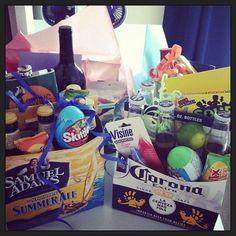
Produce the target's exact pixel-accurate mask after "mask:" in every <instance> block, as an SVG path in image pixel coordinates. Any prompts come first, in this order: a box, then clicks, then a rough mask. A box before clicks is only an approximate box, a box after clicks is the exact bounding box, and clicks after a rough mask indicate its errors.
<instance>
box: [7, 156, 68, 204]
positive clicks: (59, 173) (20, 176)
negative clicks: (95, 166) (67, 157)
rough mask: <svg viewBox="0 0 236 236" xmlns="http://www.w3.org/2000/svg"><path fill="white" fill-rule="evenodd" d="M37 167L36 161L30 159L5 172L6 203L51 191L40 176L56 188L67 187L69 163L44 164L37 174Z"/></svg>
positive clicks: (35, 159)
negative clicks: (25, 163) (24, 163)
mask: <svg viewBox="0 0 236 236" xmlns="http://www.w3.org/2000/svg"><path fill="white" fill-rule="evenodd" d="M37 165H38V159H37V158H32V159H31V160H30V161H29V163H28V164H27V165H22V166H18V167H16V168H14V169H11V170H8V171H7V172H6V178H5V190H6V203H9V202H11V201H15V200H17V199H21V198H23V197H30V196H34V195H35V194H36V193H38V194H39V193H45V192H47V191H49V190H50V189H52V187H51V186H50V185H49V184H48V183H46V182H44V181H43V180H42V179H41V178H40V176H42V177H43V178H44V179H47V180H48V181H50V182H51V183H52V184H55V185H57V187H58V188H62V187H64V186H66V185H67V182H68V179H69V163H60V162H45V163H44V164H43V165H42V166H41V171H40V173H38V172H37Z"/></svg>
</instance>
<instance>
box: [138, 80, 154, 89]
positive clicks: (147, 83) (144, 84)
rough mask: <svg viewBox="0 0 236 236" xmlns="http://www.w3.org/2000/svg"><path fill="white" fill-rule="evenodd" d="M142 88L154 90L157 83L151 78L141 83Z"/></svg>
mask: <svg viewBox="0 0 236 236" xmlns="http://www.w3.org/2000/svg"><path fill="white" fill-rule="evenodd" d="M141 88H142V89H145V90H149V91H150V90H153V89H154V88H155V83H154V82H153V81H150V80H146V81H143V82H142V83H141Z"/></svg>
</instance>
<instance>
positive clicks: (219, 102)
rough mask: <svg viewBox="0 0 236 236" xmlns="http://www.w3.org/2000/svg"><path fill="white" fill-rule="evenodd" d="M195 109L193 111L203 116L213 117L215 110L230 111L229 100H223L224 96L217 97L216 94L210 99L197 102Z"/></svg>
mask: <svg viewBox="0 0 236 236" xmlns="http://www.w3.org/2000/svg"><path fill="white" fill-rule="evenodd" d="M196 105H197V106H198V108H197V109H195V110H194V111H193V113H196V114H202V115H205V116H209V117H213V116H214V114H215V113H216V111H230V107H231V102H229V103H227V102H225V101H224V97H223V96H221V97H219V96H218V95H213V96H212V101H211V100H209V101H208V102H207V101H206V100H204V99H202V100H201V101H199V102H197V103H196Z"/></svg>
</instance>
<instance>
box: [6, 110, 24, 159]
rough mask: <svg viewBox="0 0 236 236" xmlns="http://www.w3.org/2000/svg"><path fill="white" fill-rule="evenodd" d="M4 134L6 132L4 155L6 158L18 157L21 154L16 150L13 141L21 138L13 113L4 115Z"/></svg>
mask: <svg viewBox="0 0 236 236" xmlns="http://www.w3.org/2000/svg"><path fill="white" fill-rule="evenodd" d="M5 116H6V120H5V132H6V143H5V154H6V156H11V155H18V154H21V152H20V151H19V150H18V149H17V148H16V145H15V144H14V141H15V140H17V139H19V138H21V136H20V130H19V128H18V122H17V116H16V114H15V113H13V112H6V114H5Z"/></svg>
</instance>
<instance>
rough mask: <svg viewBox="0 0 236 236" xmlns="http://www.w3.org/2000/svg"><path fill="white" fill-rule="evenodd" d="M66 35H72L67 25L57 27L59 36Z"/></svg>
mask: <svg viewBox="0 0 236 236" xmlns="http://www.w3.org/2000/svg"><path fill="white" fill-rule="evenodd" d="M61 33H63V34H68V33H72V28H71V26H69V25H62V26H60V27H59V34H61Z"/></svg>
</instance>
